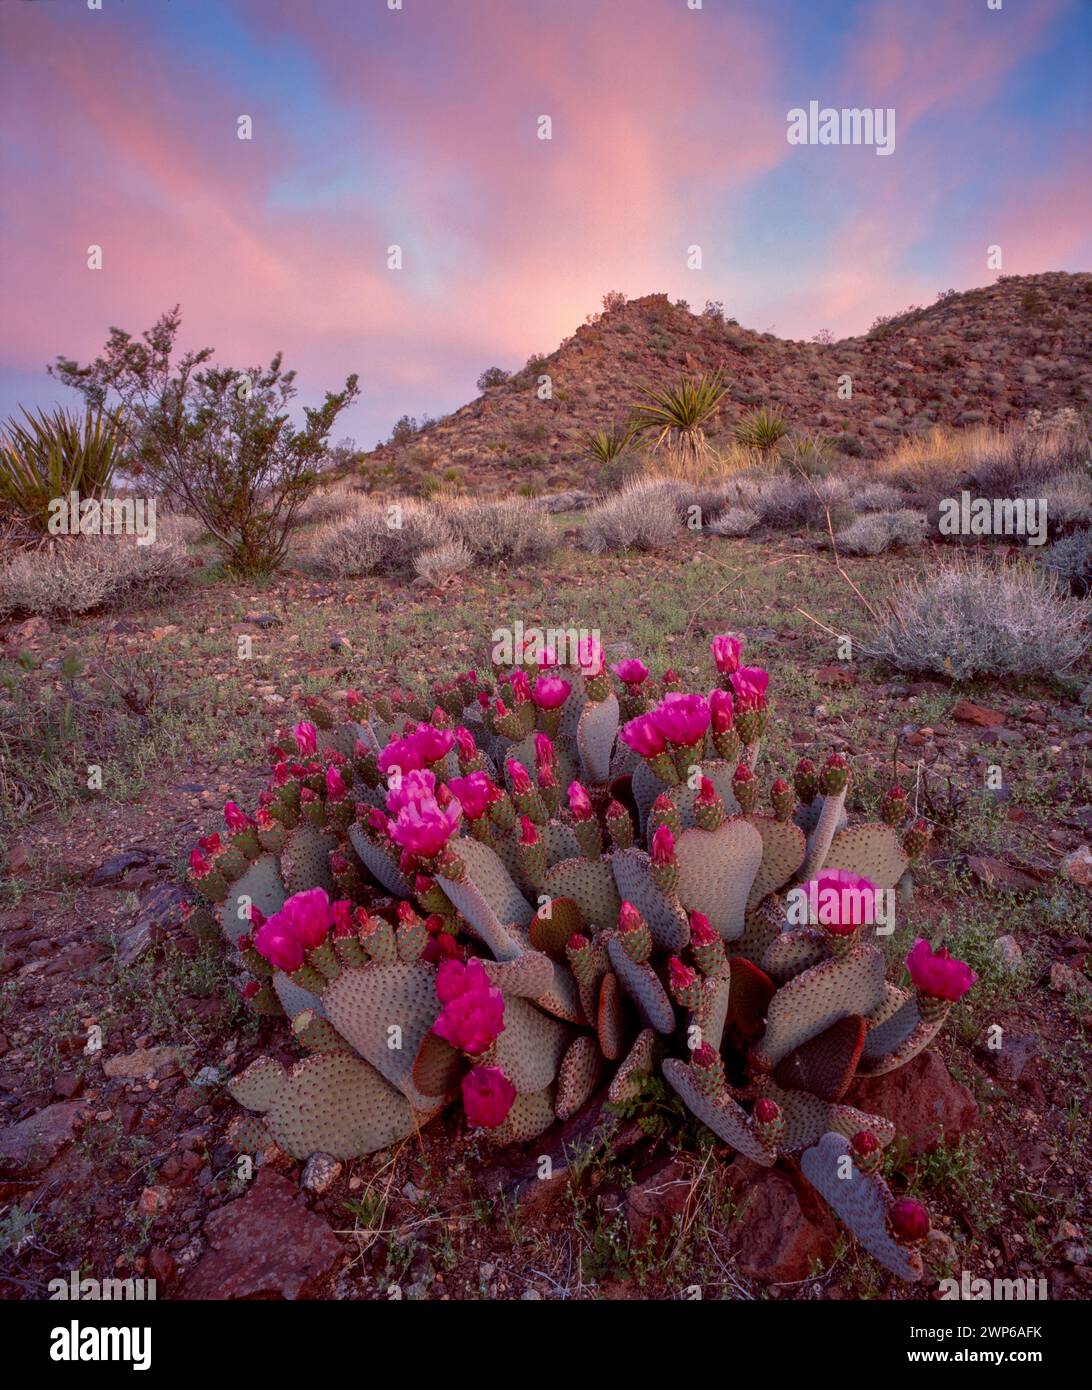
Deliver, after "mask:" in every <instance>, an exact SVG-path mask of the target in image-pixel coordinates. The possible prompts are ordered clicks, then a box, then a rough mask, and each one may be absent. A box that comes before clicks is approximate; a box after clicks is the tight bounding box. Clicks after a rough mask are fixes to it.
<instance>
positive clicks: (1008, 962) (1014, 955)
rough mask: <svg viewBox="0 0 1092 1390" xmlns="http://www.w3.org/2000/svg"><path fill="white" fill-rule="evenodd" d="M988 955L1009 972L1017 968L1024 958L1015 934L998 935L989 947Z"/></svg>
mask: <svg viewBox="0 0 1092 1390" xmlns="http://www.w3.org/2000/svg"><path fill="white" fill-rule="evenodd" d="M990 955H991V956H992V957H993V959H994V960H995V961H996V962H997V964H998V965H999V966H1000V967H1001V969H1002V970H1005V971H1008V972H1009V973H1010V974H1012V973H1013V972H1015V971H1016V970H1018V969H1019V967H1020V962H1021V961H1022V960H1023V958H1024V952H1023V951H1022V950H1021V948H1020V943H1019V942H1018V941H1017V939H1016V937H1015V936H999V937H998V938H997V940H996V941H995V942H994V943H993V945H992V946H991V947H990Z"/></svg>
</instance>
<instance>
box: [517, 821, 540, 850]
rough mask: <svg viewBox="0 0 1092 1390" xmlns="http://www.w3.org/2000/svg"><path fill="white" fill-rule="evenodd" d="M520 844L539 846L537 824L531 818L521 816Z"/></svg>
mask: <svg viewBox="0 0 1092 1390" xmlns="http://www.w3.org/2000/svg"><path fill="white" fill-rule="evenodd" d="M519 842H520V844H521V845H537V844H538V831H537V830H536V829H535V823H534V821H533V820H532V819H531V817H530V816H520V818H519Z"/></svg>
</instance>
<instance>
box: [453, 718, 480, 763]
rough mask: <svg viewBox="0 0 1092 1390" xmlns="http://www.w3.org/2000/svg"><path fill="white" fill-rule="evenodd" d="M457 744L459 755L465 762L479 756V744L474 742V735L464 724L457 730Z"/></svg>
mask: <svg viewBox="0 0 1092 1390" xmlns="http://www.w3.org/2000/svg"><path fill="white" fill-rule="evenodd" d="M455 744H456V746H457V748H458V750H459V757H460V758H462V760H463V761H464V762H469V760H470V759H471V758H473V757H476V756H477V753H478V745H477V744H476V743H475V742H474V735H473V734H472V733H471V732H470V730H469V729H467V728H464V726H463V725H462V724H460V725H459V727H458V728H457V729H456V730H455Z"/></svg>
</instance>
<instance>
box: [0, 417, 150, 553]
mask: <svg viewBox="0 0 1092 1390" xmlns="http://www.w3.org/2000/svg"><path fill="white" fill-rule="evenodd" d="M23 415H24V417H25V419H26V424H25V425H24V424H22V423H21V422H20V421H18V420H16V419H14V418H13V419H9V420H8V422H7V425H6V427H5V429H4V431H3V434H2V436H0V507H2V508H4V509H8V510H10V511H11V512H13V513H15V515H16V516H17V517H18V518H19V520H20V521H21V522H23V523H29V525H30V528H31V530H32V531H33V532H35V533H38V534H41V535H45V534H46V531H47V528H48V523H49V515H50V513H49V504H50V502H51V501H52V500H53V499H54V498H56V497H67V496H68V494H69V493H70V492H78V493H79V495H80V497H81V498H101V497H102V495H103V493H104V492H105V491H106V488H107V487H108V486H109V484H110V480H111V478H112V477H113V476H114V473H115V471H116V470H117V469H118V468H119V467H120V465H121V463H122V459H123V449H124V443H123V441H124V435H123V432H122V429H121V425H120V422H119V419H118V417H117V416H116V415H114V414H111V413H109V412H107V411H102V410H98V411H94V410H88V411H87V412H86V413H85V414H84V415H82V416H81V415H78V414H75V413H70V412H69V411H66V410H62V409H57V410H54V411H52V412H51V413H49V414H47V413H46V412H45V411H42V410H39V411H38V412H37V414H35V415H31V414H30V412H29V411H27V410H24V411H23Z"/></svg>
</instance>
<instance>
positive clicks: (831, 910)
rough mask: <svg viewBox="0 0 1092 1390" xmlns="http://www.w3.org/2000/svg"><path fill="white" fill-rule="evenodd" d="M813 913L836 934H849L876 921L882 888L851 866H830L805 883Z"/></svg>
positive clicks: (815, 920)
mask: <svg viewBox="0 0 1092 1390" xmlns="http://www.w3.org/2000/svg"><path fill="white" fill-rule="evenodd" d="M804 892H805V893H806V894H807V902H808V908H809V915H810V916H811V919H812V921H814V922H818V923H819V925H820V926H822V927H825V928H826V929H827V931H829V932H831V933H832V935H834V936H848V935H850V933H851V932H854V931H856V930H857V928H858V927H860V926H862V925H865V924H871V923H873V922H875V920H876V894H877V893H878V892H879V889H878V888H877V887H876V885H875V884H874V883H872V882H871V881H870V880H869V879H867V878H862V877H861V876H860V875H859V874H851V873H850V872H849V871H848V869H827V870H826V872H825V873H821V874H820V875H819V876H818V878H813V879H812V880H811V881H810V882H809V883H806V884H805V885H804Z"/></svg>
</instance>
